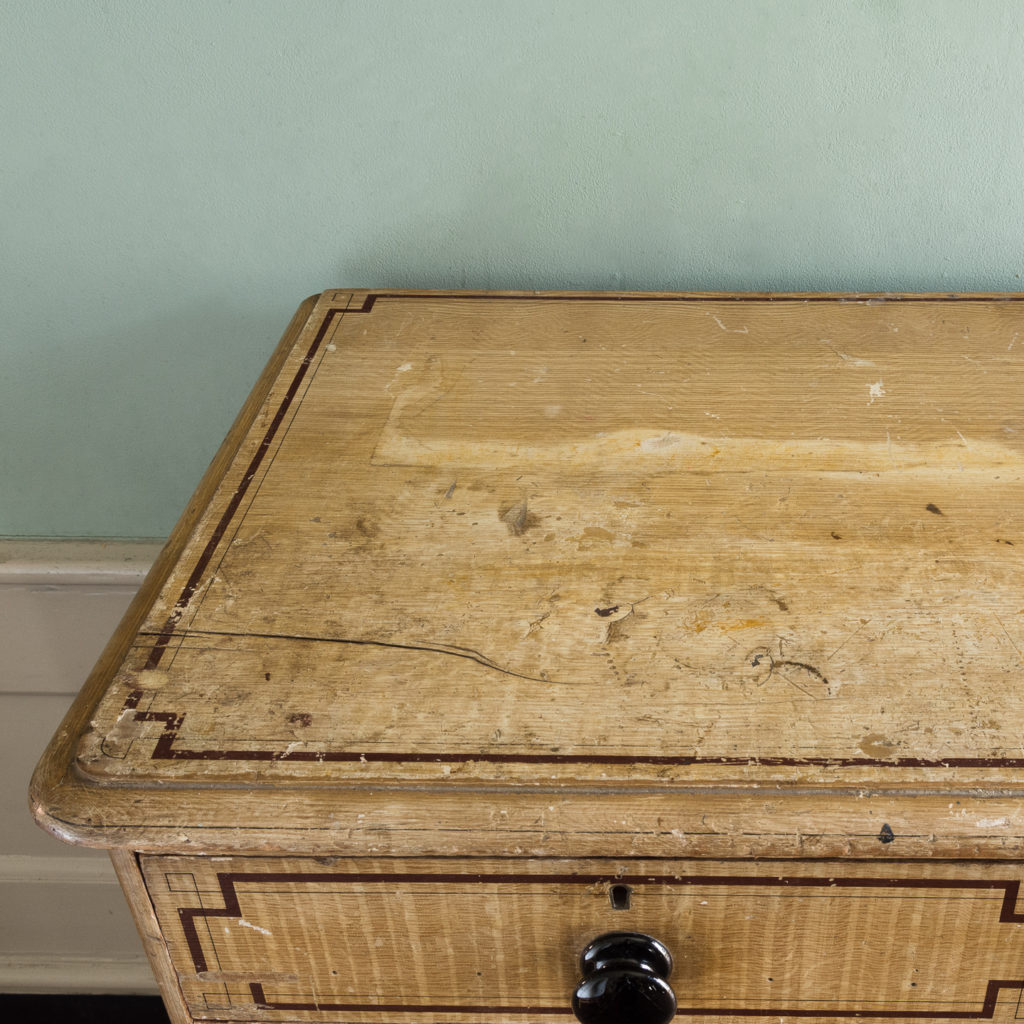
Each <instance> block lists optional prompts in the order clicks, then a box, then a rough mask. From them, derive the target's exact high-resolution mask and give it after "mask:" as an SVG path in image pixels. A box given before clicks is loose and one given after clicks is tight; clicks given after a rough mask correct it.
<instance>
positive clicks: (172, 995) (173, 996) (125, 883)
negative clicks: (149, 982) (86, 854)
mask: <svg viewBox="0 0 1024 1024" xmlns="http://www.w3.org/2000/svg"><path fill="white" fill-rule="evenodd" d="M110 859H111V861H112V862H113V865H114V870H115V871H116V872H117V879H118V881H119V882H120V883H121V888H122V889H123V890H124V894H125V896H126V897H127V899H128V905H129V906H130V907H131V911H132V916H133V917H134V919H135V927H136V928H137V929H138V931H139V938H140V939H141V940H142V946H143V948H144V949H145V951H146V956H147V957H148V959H149V964H150V967H151V968H152V970H153V975H154V976H155V978H156V980H157V982H158V984H159V985H160V994H161V996H162V997H163V1001H164V1007H165V1009H166V1010H167V1016H168V1017H170V1019H171V1024H191V1021H192V1016H191V1014H190V1013H189V1011H188V1006H187V1005H186V1002H185V996H184V994H183V992H182V989H181V984H180V983H179V980H178V976H177V973H176V971H175V969H174V964H173V963H172V961H171V958H170V956H169V954H168V951H167V944H166V943H165V942H164V937H163V934H162V933H161V930H160V922H159V921H158V920H157V917H156V913H155V911H154V908H153V904H152V902H151V901H150V898H149V893H148V892H147V890H146V883H145V879H144V878H143V877H142V871H141V869H140V867H139V862H138V858H136V856H135V855H134V854H132V853H129V852H128V851H127V850H111V851H110Z"/></svg>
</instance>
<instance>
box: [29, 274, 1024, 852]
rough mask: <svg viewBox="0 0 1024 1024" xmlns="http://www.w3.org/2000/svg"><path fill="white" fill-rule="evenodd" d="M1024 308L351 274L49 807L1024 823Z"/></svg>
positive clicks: (667, 841) (496, 836)
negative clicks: (499, 287) (482, 292)
mask: <svg viewBox="0 0 1024 1024" xmlns="http://www.w3.org/2000/svg"><path fill="white" fill-rule="evenodd" d="M1021 324H1022V306H1021V303H1020V301H1019V300H1018V299H1017V298H1016V297H1007V296H967V297H959V298H949V297H941V296H904V297H872V298H851V297H837V296H771V297H768V296H760V297H758V296H753V297H752V296H738V297H728V296H710V295H703V296H701V295H614V296H610V295H512V294H503V295H487V296H473V295H466V294H463V295H444V294H437V293H419V294H418V293H354V294H353V293H325V295H324V296H322V297H321V298H320V300H319V302H318V304H317V306H316V308H315V311H314V312H313V313H312V315H311V316H310V317H309V319H308V320H307V321H306V323H305V327H304V329H303V330H302V331H301V333H298V334H293V336H292V338H291V340H290V342H289V344H288V345H287V346H282V349H281V350H280V351H279V354H278V356H277V358H276V361H275V364H274V371H273V373H272V374H271V375H269V376H268V377H267V378H265V384H264V386H263V387H262V388H261V389H260V391H259V392H258V394H257V395H255V396H254V400H253V402H252V403H251V404H250V411H249V413H248V414H247V417H246V426H245V433H244V436H241V437H237V436H236V438H235V439H234V441H233V442H232V445H231V448H230V451H231V455H230V456H226V457H225V458H224V459H223V460H222V461H221V463H220V464H219V466H218V471H217V475H216V478H215V479H211V480H209V481H208V484H207V485H205V488H204V490H203V494H202V499H201V500H202V508H200V509H198V510H197V512H196V514H195V519H194V526H190V528H189V529H188V530H187V531H181V533H180V537H181V539H180V542H179V543H178V544H177V546H176V549H175V550H176V556H175V562H174V564H173V566H172V567H170V568H168V566H167V565H166V564H165V565H164V567H163V571H162V574H161V579H160V580H159V582H160V584H161V585H160V586H159V590H158V592H157V588H156V586H154V587H153V588H151V589H150V591H149V592H148V602H149V604H148V606H147V607H145V608H140V609H139V615H138V616H137V617H136V619H135V620H134V621H133V624H132V627H131V635H130V636H129V635H128V632H127V631H126V633H125V634H124V635H123V636H122V638H121V643H120V646H119V647H118V658H109V659H107V660H106V661H105V662H104V664H103V667H102V669H101V670H100V672H99V674H98V675H97V677H96V683H95V684H94V685H93V687H92V689H91V690H90V694H91V698H90V699H91V701H92V702H93V703H92V705H90V704H89V702H88V701H86V702H83V704H82V705H81V707H80V709H79V713H78V718H77V719H76V722H75V724H74V728H75V729H77V731H78V733H79V738H78V740H77V745H75V738H74V736H72V735H71V734H70V732H68V733H66V734H65V735H64V736H63V738H62V740H61V742H60V743H59V744H58V746H57V747H56V748H55V753H53V754H51V755H50V761H49V762H48V763H49V764H50V768H49V769H47V770H46V772H44V773H43V776H41V778H43V777H45V779H46V781H45V782H44V783H41V784H40V787H39V789H38V791H39V793H40V794H41V795H40V797H39V798H38V800H37V803H38V808H39V812H38V813H40V814H41V815H43V816H44V817H48V818H49V820H50V822H51V824H52V827H54V828H55V829H57V830H59V831H61V832H62V833H63V834H65V835H69V836H73V837H75V838H77V839H79V840H81V841H87V842H99V843H101V844H102V843H103V842H104V837H105V841H106V842H108V843H115V844H121V843H130V844H131V845H133V846H134V847H135V848H136V849H153V850H157V849H163V850H166V849H173V848H175V847H177V848H179V849H183V850H184V849H188V848H189V847H190V846H192V847H193V848H194V846H195V844H197V843H198V844H200V845H201V846H202V848H203V849H231V848H234V849H238V848H245V849H260V848H263V849H278V850H282V849H294V850H298V851H314V850H319V849H324V848H328V847H330V848H335V849H336V848H337V843H338V842H339V841H340V842H342V843H345V844H347V845H346V846H345V849H346V851H347V852H358V851H359V850H362V851H363V852H389V853H392V852H394V853H402V852H407V853H422V852H463V853H466V852H474V853H486V852H495V853H499V852H504V853H512V852H517V851H518V852H523V851H530V852H533V853H536V852H538V851H541V852H549V853H550V852H557V853H569V854H575V853H579V854H580V855H583V854H584V852H586V853H593V852H595V850H594V845H596V844H601V843H606V842H609V841H610V843H611V845H610V846H607V845H605V846H604V847H603V852H608V853H615V854H618V853H620V852H623V851H625V850H627V849H628V850H629V851H631V852H633V853H635V854H638V855H642V854H648V855H650V854H655V855H671V854H678V852H679V848H678V845H676V846H673V843H675V842H676V838H675V837H676V834H677V833H683V834H684V835H686V836H693V837H694V838H693V839H692V840H690V841H692V842H694V843H695V844H696V845H695V846H694V847H688V848H687V852H688V853H689V852H691V850H694V851H699V853H700V854H701V855H704V854H707V853H715V854H718V855H746V854H747V853H748V852H750V851H751V850H757V851H759V852H762V853H764V852H768V853H772V852H774V853H776V854H786V855H790V854H792V853H797V854H799V853H800V852H803V851H805V850H806V847H805V846H804V845H803V844H804V841H805V836H808V835H809V836H814V837H828V838H822V839H821V845H820V846H819V847H817V848H816V849H817V851H818V852H819V854H822V853H825V854H835V853H840V852H842V853H849V852H851V851H853V852H857V853H858V855H865V854H866V853H868V852H870V853H871V854H877V853H879V851H880V849H881V848H880V845H879V844H880V840H879V835H880V832H879V829H880V828H881V825H882V824H889V825H890V827H891V828H892V829H893V830H894V833H895V834H896V835H897V836H900V837H903V841H902V842H900V847H899V848H900V855H903V856H930V855H936V854H939V855H950V854H952V855H956V854H959V853H960V852H962V851H963V850H966V849H973V850H974V851H976V853H977V855H985V856H995V857H1004V856H1015V855H1019V853H1020V850H1021V838H1020V837H1021V836H1022V835H1024V818H1022V815H1021V812H1020V810H1019V807H1018V801H1017V799H1016V796H1017V794H1019V792H1020V791H1021V787H1022V783H1024V772H1022V769H1024V748H1022V746H1021V740H1020V715H1019V712H1018V710H1017V701H1016V699H1015V695H1014V690H1015V685H1014V684H1015V683H1016V681H1017V679H1018V678H1019V674H1020V671H1021V662H1022V651H1024V620H1022V618H1021V616H1022V615H1024V600H1022V595H1021V593H1020V588H1019V584H1018V579H1019V567H1018V559H1019V558H1020V557H1022V553H1024V531H1021V519H1020V514H1019V511H1018V510H1019V509H1020V508H1021V507H1022V498H1024V476H1022V467H1024V459H1022V450H1021V444H1022V442H1021V438H1022V436H1024V434H1022V433H1020V431H1022V430H1024V424H1022V423H1021V422H1020V421H1021V415H1020V406H1019V398H1018V396H1019V395H1020V394H1021V385H1022V384H1024V355H1022V348H1021V346H1020V345H1019V344H1018V338H1019V334H1020V333H1021V330H1022V327H1021ZM135 623H138V625H137V627H136V625H135ZM136 628H137V633H136V632H135V629H136ZM129 644H130V648H129V647H128V645H129ZM122 652H124V653H123V660H120V661H119V660H118V659H119V658H120V657H121V653H122ZM101 690H102V691H103V692H100V691H101ZM87 708H88V710H86V709H87ZM72 757H73V763H74V775H73V776H69V777H63V776H60V781H58V772H59V771H61V769H60V767H59V766H60V765H61V763H62V761H61V759H62V758H64V759H66V760H64V761H63V764H67V763H68V760H71V759H72ZM168 785H170V786H173V787H176V789H175V790H174V791H173V792H172V793H169V792H167V791H166V790H165V789H164V787H166V786H168ZM538 787H543V790H544V792H543V793H536V792H532V793H531V790H536V789H537V788H538ZM957 801H960V802H959V803H957ZM544 808H547V810H545V809H544ZM811 808H813V811H810V812H809V811H808V809H811ZM328 809H329V811H328ZM709 811H710V812H711V814H710V818H711V820H712V824H711V825H707V824H706V822H707V821H708V817H709ZM876 812H877V813H876ZM809 813H810V815H811V816H810V817H808V814H809ZM502 816H504V819H507V820H513V819H515V820H516V821H517V826H516V828H515V829H512V828H508V829H506V827H505V820H504V819H503V817H502ZM370 819H372V822H373V824H372V827H370V829H369V831H367V826H366V822H367V821H368V820H370ZM890 819H893V820H892V821H890ZM413 822H415V824H412V823H413ZM725 822H727V823H728V824H722V823H725ZM531 823H533V824H532V825H531ZM620 823H621V824H620ZM325 829H326V830H327V831H328V832H329V833H330V834H329V835H327V836H324V835H323V834H322V833H323V831H324V830H325ZM318 832H319V833H320V834H318ZM512 833H518V838H516V837H514V836H513V834H512ZM616 833H620V834H619V835H618V836H617V837H616ZM704 835H706V836H709V837H710V838H708V839H702V838H698V837H699V836H704ZM552 837H553V838H552ZM591 837H600V838H594V839H592V838H591ZM638 837H640V838H639V843H640V845H639V847H638V846H637V845H636V844H637V842H638ZM812 842H813V841H812ZM239 843H240V844H241V846H239V845H238V844H239ZM460 843H461V844H463V845H461V846H460ZM332 844H334V845H333V846H332ZM881 852H882V853H885V852H887V851H886V850H885V849H881Z"/></svg>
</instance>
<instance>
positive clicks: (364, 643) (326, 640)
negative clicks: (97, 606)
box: [139, 629, 565, 685]
mask: <svg viewBox="0 0 1024 1024" xmlns="http://www.w3.org/2000/svg"><path fill="white" fill-rule="evenodd" d="M189 633H190V635H193V636H221V637H228V638H232V639H239V640H246V639H258V640H289V641H296V642H299V643H321V644H352V645H353V646H357V647H386V648H392V649H394V650H399V651H424V652H426V653H428V654H447V655H449V656H451V657H453V658H465V659H466V660H468V661H475V662H476V663H477V664H478V665H482V666H483V667H484V668H488V669H491V670H493V671H494V672H501V673H502V674H503V675H506V676H514V677H515V678H516V679H526V680H528V681H529V682H531V683H552V684H554V685H565V684H564V683H563V682H562V681H561V680H558V679H549V678H547V677H543V676H528V675H525V674H524V673H522V672H515V671H513V670H512V669H510V668H505V667H504V666H502V665H498V664H496V663H495V662H493V661H491V659H490V658H488V657H487V656H486V655H484V654H481V653H480V652H479V651H477V650H474V649H473V648H471V647H459V646H457V645H456V644H436V645H433V644H429V643H407V644H402V643H397V642H394V641H390V640H368V639H355V638H353V637H339V636H309V635H304V634H294V633H235V632H231V631H229V630H218V629H193V630H189ZM162 635H163V634H160V633H147V632H142V633H140V634H139V636H150V637H160V636H162Z"/></svg>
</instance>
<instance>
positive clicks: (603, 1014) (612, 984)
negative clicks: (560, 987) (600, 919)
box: [572, 932, 676, 1024]
mask: <svg viewBox="0 0 1024 1024" xmlns="http://www.w3.org/2000/svg"><path fill="white" fill-rule="evenodd" d="M580 972H581V973H582V975H583V979H582V980H581V981H580V983H579V984H578V985H577V986H576V991H575V992H574V993H573V996H572V1012H573V1013H574V1014H576V1018H577V1020H579V1021H581V1022H582V1024H668V1022H669V1021H670V1020H671V1019H672V1018H673V1017H674V1016H675V1014H676V997H675V993H674V992H673V991H672V988H671V986H670V985H669V983H668V981H667V980H666V979H667V978H668V976H669V974H670V973H671V972H672V954H671V953H669V951H668V950H667V949H666V948H665V946H664V945H663V944H662V943H660V942H659V941H658V940H657V939H653V938H651V936H650V935H644V934H642V933H641V932H607V933H606V934H605V935H600V936H598V937H597V938H596V939H594V941H593V942H591V943H590V944H589V945H588V946H587V948H586V949H584V950H583V953H582V954H581V955H580Z"/></svg>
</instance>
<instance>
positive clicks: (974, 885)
mask: <svg viewBox="0 0 1024 1024" xmlns="http://www.w3.org/2000/svg"><path fill="white" fill-rule="evenodd" d="M217 882H218V885H219V886H220V891H221V898H222V900H223V903H224V906H223V907H222V908H220V909H211V908H206V907H179V908H178V918H179V920H180V922H181V928H182V932H183V933H184V936H185V943H186V945H187V947H188V950H189V954H190V956H191V957H192V964H193V966H194V968H195V972H196V974H200V973H202V972H203V971H206V970H207V961H206V954H205V952H204V951H203V947H202V943H201V941H200V938H199V930H198V928H197V926H196V919H197V918H211V917H242V916H243V915H242V907H241V901H240V899H239V895H238V886H239V885H245V884H252V883H259V882H267V883H274V882H295V883H299V884H302V883H310V882H321V883H323V882H348V883H351V884H356V883H359V884H367V883H379V884H394V883H396V882H398V883H414V884H427V885H438V884H445V883H447V884H462V885H464V884H469V883H476V884H491V885H511V884H524V883H525V884H535V885H584V886H592V885H600V884H611V883H613V882H614V883H617V884H625V885H673V886H707V887H710V886H716V885H722V886H758V887H783V888H826V889H894V888H895V889H987V890H995V891H998V890H1002V892H1003V901H1002V904H1001V906H1000V911H999V923H1000V924H1006V923H1010V924H1020V923H1024V913H1019V912H1018V911H1017V901H1018V898H1019V895H1020V884H1021V883H1020V881H1019V880H1014V879H1003V880H995V879H977V878H971V879H959V880H957V879H946V878H884V877H867V878H836V877H823V876H810V875H788V876H787V875H782V876H779V875H684V876H678V875H621V876H620V875H616V874H610V875H561V874H550V875H544V874H535V875H523V874H505V873H497V872H491V873H485V872H481V873H477V874H472V873H464V874H459V873H449V874H443V873H437V874H433V873H424V872H382V873H371V872H322V873H318V872H281V871H251V872H250V871H245V872H239V871H225V872H218V873H217ZM1004 988H1008V989H1021V990H1024V980H1021V981H1013V980H990V981H989V982H988V983H987V985H986V989H985V997H984V1000H983V1002H982V1007H981V1009H980V1010H949V1011H947V1012H945V1013H937V1012H934V1011H932V1010H904V1011H899V1010H896V1011H891V1010H824V1009H806V1008H797V1009H771V1008H768V1009H761V1008H750V1007H742V1008H716V1009H708V1008H706V1007H680V1008H679V1009H677V1010H676V1014H677V1016H706V1017H720V1016H742V1017H871V1018H897V1017H902V1018H912V1019H917V1020H991V1019H992V1017H993V1016H994V1014H995V1009H996V1002H997V999H998V995H999V991H1000V990H1001V989H1004ZM250 990H251V992H252V996H253V1001H254V1002H255V1003H257V1004H258V1005H259V1006H260V1007H261V1008H263V1009H267V1010H313V1011H317V1010H319V1011H333V1012H343V1011H347V1012H354V1011H364V1012H369V1011H374V1010H377V1011H381V1012H393V1013H428V1012H433V1013H479V1014H498V1013H516V1014H518V1013H522V1014H528V1013H541V1014H557V1013H561V1014H564V1013H567V1012H568V1011H567V1010H566V1009H565V1008H564V1007H546V1006H458V1005H445V1006H440V1005H437V1006H433V1005H429V1004H417V1005H407V1006H403V1005H398V1004H387V1005H385V1004H366V1003H318V1002H312V1003H297V1002H296V1003H287V1002H281V1003H278V1002H271V1001H268V1000H267V998H266V994H265V992H264V990H263V986H262V985H261V984H259V983H253V984H251V985H250Z"/></svg>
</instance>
